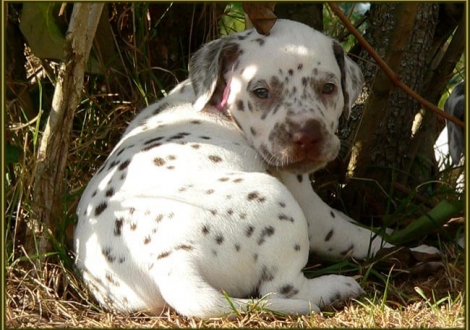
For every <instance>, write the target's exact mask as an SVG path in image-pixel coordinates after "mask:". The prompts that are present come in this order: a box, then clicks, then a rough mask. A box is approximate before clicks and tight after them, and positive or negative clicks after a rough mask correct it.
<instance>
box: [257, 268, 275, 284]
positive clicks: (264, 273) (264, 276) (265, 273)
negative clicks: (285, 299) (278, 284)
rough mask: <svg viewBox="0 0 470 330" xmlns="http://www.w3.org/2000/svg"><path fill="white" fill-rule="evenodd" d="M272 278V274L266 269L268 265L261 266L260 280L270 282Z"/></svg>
mask: <svg viewBox="0 0 470 330" xmlns="http://www.w3.org/2000/svg"><path fill="white" fill-rule="evenodd" d="M272 280H274V274H273V273H272V272H270V271H269V270H268V267H266V266H263V268H262V270H261V278H260V282H271V281H272Z"/></svg>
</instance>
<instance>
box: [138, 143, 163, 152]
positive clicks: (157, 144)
mask: <svg viewBox="0 0 470 330" xmlns="http://www.w3.org/2000/svg"><path fill="white" fill-rule="evenodd" d="M161 145H162V144H161V143H159V142H158V143H153V144H151V145H149V146H147V147H145V148H144V149H142V151H149V150H150V149H153V148H157V147H159V146H161Z"/></svg>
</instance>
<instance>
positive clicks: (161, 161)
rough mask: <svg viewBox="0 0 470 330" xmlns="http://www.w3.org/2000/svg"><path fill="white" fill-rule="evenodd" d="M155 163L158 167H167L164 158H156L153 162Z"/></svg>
mask: <svg viewBox="0 0 470 330" xmlns="http://www.w3.org/2000/svg"><path fill="white" fill-rule="evenodd" d="M153 162H154V164H155V165H156V166H163V165H165V160H164V159H163V158H159V157H157V158H155V159H154V160H153Z"/></svg>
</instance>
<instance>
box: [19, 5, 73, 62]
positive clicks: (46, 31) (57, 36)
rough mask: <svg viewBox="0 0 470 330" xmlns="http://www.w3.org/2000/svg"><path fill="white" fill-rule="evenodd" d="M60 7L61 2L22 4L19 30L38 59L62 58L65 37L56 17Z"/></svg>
mask: <svg viewBox="0 0 470 330" xmlns="http://www.w3.org/2000/svg"><path fill="white" fill-rule="evenodd" d="M61 5H62V3H61V2H35V1H33V2H25V3H23V9H22V12H21V20H20V30H21V32H22V33H23V35H24V37H25V38H26V40H27V41H28V45H29V47H31V50H32V52H33V54H34V55H36V56H37V57H39V58H47V59H62V57H63V51H64V42H65V37H64V33H63V32H62V31H61V24H59V20H58V17H57V12H58V10H59V8H60V6H61Z"/></svg>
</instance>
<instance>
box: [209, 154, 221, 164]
mask: <svg viewBox="0 0 470 330" xmlns="http://www.w3.org/2000/svg"><path fill="white" fill-rule="evenodd" d="M209 159H210V160H211V161H212V162H213V163H220V162H221V161H222V158H220V157H219V156H217V155H210V156H209Z"/></svg>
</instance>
